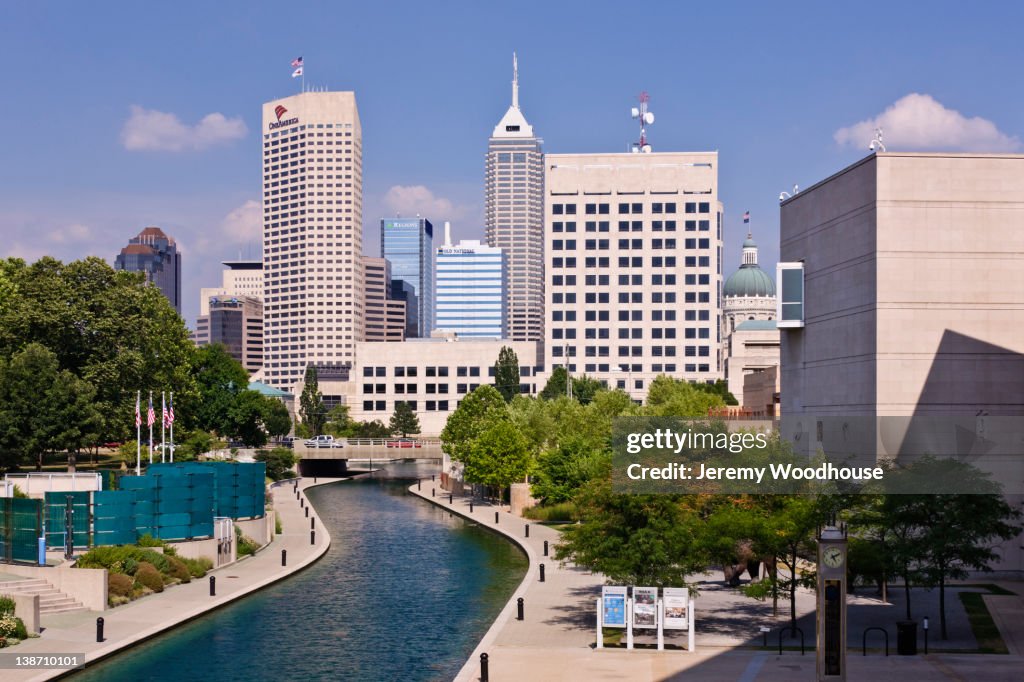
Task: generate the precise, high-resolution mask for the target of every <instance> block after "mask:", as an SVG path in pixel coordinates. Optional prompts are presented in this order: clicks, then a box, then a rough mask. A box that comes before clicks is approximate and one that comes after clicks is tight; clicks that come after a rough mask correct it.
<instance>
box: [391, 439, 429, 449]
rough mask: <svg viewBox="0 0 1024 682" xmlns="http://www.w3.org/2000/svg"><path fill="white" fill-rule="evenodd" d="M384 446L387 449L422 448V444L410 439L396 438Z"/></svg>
mask: <svg viewBox="0 0 1024 682" xmlns="http://www.w3.org/2000/svg"><path fill="white" fill-rule="evenodd" d="M385 445H386V446H387V447H389V448H422V447H423V443H420V442H419V441H418V440H414V439H412V438H396V439H395V440H389V441H388V442H387V443H385Z"/></svg>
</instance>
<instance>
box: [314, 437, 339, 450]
mask: <svg viewBox="0 0 1024 682" xmlns="http://www.w3.org/2000/svg"><path fill="white" fill-rule="evenodd" d="M306 447H307V448H343V447H345V444H344V443H342V442H341V441H340V440H334V436H315V437H313V438H310V439H309V440H307V441H306Z"/></svg>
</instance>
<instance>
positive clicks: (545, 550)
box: [544, 540, 548, 556]
mask: <svg viewBox="0 0 1024 682" xmlns="http://www.w3.org/2000/svg"><path fill="white" fill-rule="evenodd" d="M547 555H548V541H547V540H545V541H544V556H547Z"/></svg>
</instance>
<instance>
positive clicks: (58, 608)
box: [0, 578, 85, 615]
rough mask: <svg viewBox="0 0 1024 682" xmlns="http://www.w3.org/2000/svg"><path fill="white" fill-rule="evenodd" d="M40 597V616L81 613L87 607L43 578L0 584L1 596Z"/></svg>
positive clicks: (9, 581)
mask: <svg viewBox="0 0 1024 682" xmlns="http://www.w3.org/2000/svg"><path fill="white" fill-rule="evenodd" d="M14 594H24V595H33V594H38V595H39V614H40V615H45V614H49V613H65V612H68V611H80V610H82V609H84V608H85V607H84V606H82V604H81V602H78V601H75V600H74V599H72V598H71V597H69V596H68V595H66V594H64V593H63V592H61V591H60V590H58V589H57V588H55V587H54V586H53V585H51V584H50V583H48V582H46V581H45V580H43V579H42V578H24V579H22V580H8V581H4V582H0V595H14Z"/></svg>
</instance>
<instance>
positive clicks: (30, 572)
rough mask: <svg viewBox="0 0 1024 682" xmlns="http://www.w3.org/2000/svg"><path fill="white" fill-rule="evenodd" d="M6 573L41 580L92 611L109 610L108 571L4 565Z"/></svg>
mask: <svg viewBox="0 0 1024 682" xmlns="http://www.w3.org/2000/svg"><path fill="white" fill-rule="evenodd" d="M3 570H4V573H12V574H14V575H21V576H25V577H27V578H40V579H42V580H45V581H46V582H48V583H50V584H51V585H53V586H54V587H55V588H57V589H58V590H60V591H61V592H63V593H64V594H66V595H68V596H69V597H72V598H73V599H76V600H78V601H79V602H81V603H82V605H83V606H84V607H85V608H87V609H89V610H91V611H103V610H105V609H106V608H107V569H105V568H70V567H66V566H19V565H17V564H6V565H4V569H3Z"/></svg>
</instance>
